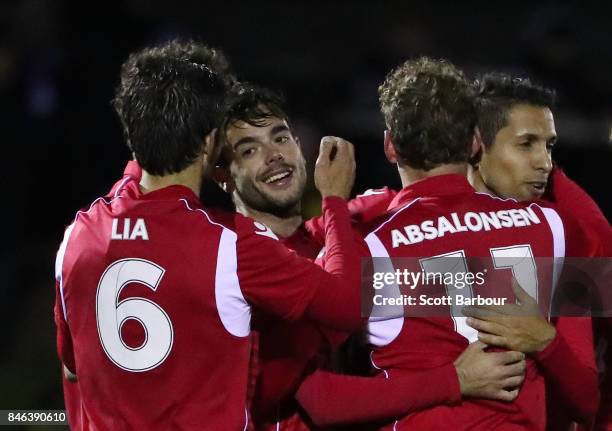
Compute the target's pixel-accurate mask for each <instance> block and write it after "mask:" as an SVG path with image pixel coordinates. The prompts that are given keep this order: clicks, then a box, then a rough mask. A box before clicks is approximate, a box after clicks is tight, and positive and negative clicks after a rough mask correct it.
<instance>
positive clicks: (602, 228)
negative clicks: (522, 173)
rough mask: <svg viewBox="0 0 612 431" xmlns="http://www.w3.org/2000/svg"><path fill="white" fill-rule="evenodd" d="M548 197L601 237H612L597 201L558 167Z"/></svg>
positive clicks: (553, 174) (552, 177) (551, 181)
mask: <svg viewBox="0 0 612 431" xmlns="http://www.w3.org/2000/svg"><path fill="white" fill-rule="evenodd" d="M546 197H547V198H548V199H550V200H551V201H552V202H554V203H555V204H556V205H557V207H558V208H559V209H561V210H562V211H564V212H567V213H571V214H574V215H575V216H576V218H578V219H579V220H581V221H582V222H583V223H584V224H586V225H588V226H590V227H591V228H592V229H594V230H596V231H597V232H599V234H600V235H603V236H605V237H608V238H610V235H612V233H611V232H612V227H610V223H608V221H607V220H606V217H605V216H604V215H603V213H602V211H601V209H600V208H599V207H598V206H597V204H596V203H595V201H594V200H593V199H592V198H591V197H590V196H589V195H588V193H587V192H585V191H584V190H583V189H582V187H580V186H579V185H578V184H576V183H575V182H574V181H572V180H571V179H570V178H568V176H567V175H565V172H563V171H562V170H561V169H560V168H558V167H555V169H554V170H553V172H552V174H551V178H550V182H549V187H548V190H547V193H546Z"/></svg>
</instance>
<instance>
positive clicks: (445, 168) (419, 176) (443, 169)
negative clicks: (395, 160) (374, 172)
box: [397, 163, 468, 187]
mask: <svg viewBox="0 0 612 431" xmlns="http://www.w3.org/2000/svg"><path fill="white" fill-rule="evenodd" d="M397 170H398V171H399V175H400V178H401V180H402V187H408V186H409V185H411V184H414V183H416V182H417V181H421V180H424V179H426V178H431V177H436V176H439V175H450V174H459V175H463V176H464V177H467V174H468V165H467V163H451V164H445V165H438V166H436V167H435V168H432V169H429V170H427V171H426V170H424V169H416V168H412V167H410V166H408V165H406V164H398V165H397Z"/></svg>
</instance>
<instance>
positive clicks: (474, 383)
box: [454, 341, 526, 401]
mask: <svg viewBox="0 0 612 431" xmlns="http://www.w3.org/2000/svg"><path fill="white" fill-rule="evenodd" d="M486 347H487V345H486V344H484V343H481V342H480V341H476V342H474V343H472V344H470V345H469V346H468V347H467V348H466V349H465V350H464V351H463V353H461V355H460V356H459V357H458V358H457V360H455V363H454V365H455V369H456V370H457V376H458V377H459V386H460V387H461V395H463V396H464V397H473V398H485V399H490V400H498V401H513V400H514V399H515V398H516V397H517V396H518V393H519V387H520V385H521V383H523V379H524V378H525V367H526V363H525V355H524V354H522V353H521V352H513V351H509V352H485V350H484V349H485V348H486Z"/></svg>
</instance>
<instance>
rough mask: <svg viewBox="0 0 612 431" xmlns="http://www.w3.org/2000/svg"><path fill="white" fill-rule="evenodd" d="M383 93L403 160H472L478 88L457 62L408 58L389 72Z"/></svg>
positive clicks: (423, 165) (416, 163) (421, 164)
mask: <svg viewBox="0 0 612 431" xmlns="http://www.w3.org/2000/svg"><path fill="white" fill-rule="evenodd" d="M378 95H379V100H380V106H381V111H382V114H383V116H384V118H385V123H386V125H387V128H388V130H389V132H390V133H391V138H392V141H393V144H394V146H395V149H396V151H397V153H398V155H399V156H400V158H401V159H402V161H404V162H405V163H407V164H408V165H409V166H411V167H413V168H417V169H424V170H430V169H432V168H434V167H436V166H438V165H441V164H447V163H459V162H467V161H468V159H469V156H470V144H471V142H472V137H473V134H474V127H475V126H476V110H475V106H474V97H473V90H472V88H471V87H470V85H469V83H468V81H467V80H466V78H465V76H464V74H463V72H462V71H461V70H459V69H458V68H457V67H455V66H454V65H453V64H452V63H450V62H449V61H446V60H433V59H430V58H427V57H421V58H418V59H415V60H408V61H406V62H405V63H404V64H402V65H401V66H399V67H397V68H396V69H395V70H393V71H391V72H390V73H389V74H388V75H387V77H386V79H385V82H384V83H383V84H382V85H381V86H380V87H379V88H378Z"/></svg>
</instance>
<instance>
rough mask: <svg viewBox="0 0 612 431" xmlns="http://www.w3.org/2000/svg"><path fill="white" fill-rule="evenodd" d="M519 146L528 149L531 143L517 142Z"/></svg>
mask: <svg viewBox="0 0 612 431" xmlns="http://www.w3.org/2000/svg"><path fill="white" fill-rule="evenodd" d="M519 145H520V146H521V147H525V148H529V147H531V141H524V142H519Z"/></svg>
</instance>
